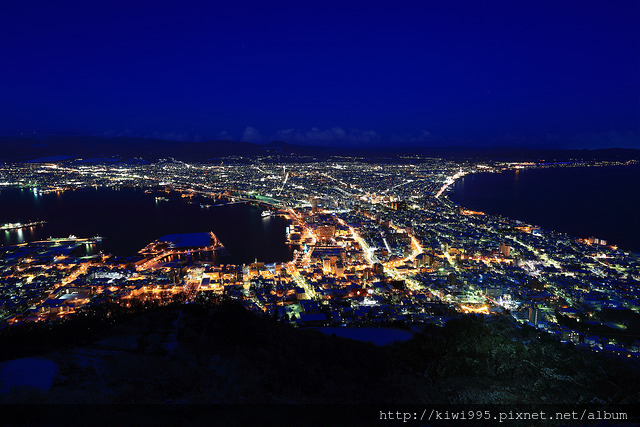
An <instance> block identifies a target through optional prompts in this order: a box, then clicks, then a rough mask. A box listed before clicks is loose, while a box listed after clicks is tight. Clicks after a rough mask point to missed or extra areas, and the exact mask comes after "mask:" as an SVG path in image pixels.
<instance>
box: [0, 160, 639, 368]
mask: <svg viewBox="0 0 640 427" xmlns="http://www.w3.org/2000/svg"><path fill="white" fill-rule="evenodd" d="M622 164H635V162H634V161H630V162H589V163H585V162H580V161H573V162H564V163H561V164H555V163H541V162H498V161H490V162H478V161H452V160H443V159H439V158H423V157H417V156H416V157H411V158H402V159H398V160H396V161H372V160H370V159H365V158H330V159H328V160H327V159H324V160H323V159H315V158H304V157H301V158H297V159H281V158H279V157H277V156H266V157H263V158H257V159H243V158H240V157H238V156H234V157H230V158H226V159H222V160H221V161H220V162H217V163H215V164H197V163H184V162H181V161H177V160H174V159H165V160H161V161H159V162H155V163H148V162H145V161H142V160H140V161H130V162H124V163H122V162H114V163H108V162H104V161H102V162H86V161H55V162H54V161H52V162H43V163H19V164H9V163H7V164H4V165H0V189H2V188H21V189H23V191H31V192H33V194H34V195H36V196H38V195H42V194H48V193H57V194H61V193H64V192H67V191H75V190H77V189H82V188H90V187H96V188H98V187H108V188H122V187H135V188H139V189H140V190H143V191H145V192H149V193H150V194H154V195H155V199H156V203H163V202H165V201H168V200H171V199H174V198H179V199H183V200H186V201H188V202H189V203H192V204H196V205H200V207H201V208H202V209H215V207H216V206H219V205H224V204H230V203H249V204H254V205H257V206H260V207H261V209H262V210H263V213H262V216H263V217H264V218H265V220H269V217H271V216H281V217H285V218H286V220H287V224H288V225H287V228H286V236H285V237H286V244H287V245H290V246H291V247H292V248H294V249H295V250H294V251H293V254H294V256H293V259H292V260H290V261H280V262H275V263H266V262H264V261H263V260H259V259H256V260H255V262H253V263H249V264H244V265H234V264H220V263H217V262H215V259H216V257H215V254H216V253H217V252H219V251H224V243H225V242H224V241H219V240H218V238H217V237H216V235H215V234H214V233H212V232H211V231H210V230H193V233H189V234H172V235H167V236H158V239H157V240H156V241H154V242H149V245H148V246H146V247H145V248H140V251H139V253H138V256H136V257H123V256H120V254H117V253H114V254H110V253H104V252H102V251H99V250H98V249H99V248H100V243H101V237H100V236H78V237H76V236H69V237H67V236H53V237H52V238H51V239H48V240H44V241H32V242H26V241H25V242H22V243H18V244H16V245H10V246H3V247H0V310H1V311H0V321H1V325H0V328H3V329H4V328H11V327H12V326H13V325H19V324H25V323H29V322H45V323H46V322H59V321H61V319H65V318H67V317H69V316H73V315H74V313H78V312H82V310H83V309H86V308H87V307H91V306H96V305H99V304H101V303H105V302H111V303H113V302H116V303H118V304H121V305H123V306H129V305H131V304H134V303H135V302H144V303H147V304H156V305H166V304H169V303H172V302H176V301H179V302H182V303H184V302H189V301H196V302H197V301H202V300H207V299H211V298H215V297H216V296H221V295H224V296H226V297H228V298H231V299H234V300H237V301H239V302H241V303H242V304H243V305H244V306H245V307H246V308H247V309H249V310H251V311H252V312H254V313H256V314H258V315H260V316H264V317H268V318H271V319H275V320H277V321H279V322H283V323H288V324H290V325H292V326H295V327H326V326H348V327H358V326H368V327H371V326H389V325H404V326H405V327H418V328H419V327H420V325H427V324H432V325H439V326H442V325H444V324H445V323H446V322H447V321H448V320H450V319H452V318H459V317H460V316H461V315H463V314H465V313H478V314H482V315H496V316H507V317H511V318H513V319H515V320H516V321H517V322H520V323H525V324H528V325H531V326H533V327H535V328H537V329H538V330H540V331H545V332H547V333H548V334H550V335H552V336H555V337H557V339H558V340H560V341H562V342H571V343H573V344H575V345H577V346H579V347H582V348H584V349H585V350H588V351H594V352H604V353H608V354H612V355H617V356H620V357H638V356H640V341H638V340H637V338H636V337H635V335H634V334H633V333H629V331H630V330H634V329H635V328H636V327H637V326H636V325H635V324H634V322H635V316H637V314H638V312H639V310H640V287H639V286H638V285H639V282H640V260H639V259H638V256H637V254H634V253H632V252H629V251H627V250H625V249H626V248H618V247H616V246H613V245H612V244H608V243H607V242H606V241H604V240H602V239H600V238H598V237H597V236H595V237H594V236H569V235H566V234H563V233H559V232H556V231H553V230H547V229H542V228H540V227H538V226H536V225H535V224H527V223H524V222H521V221H518V220H517V219H510V218H504V217H499V216H492V215H488V214H485V213H483V212H477V211H471V210H469V209H466V208H465V207H462V206H458V205H456V204H455V203H454V202H452V201H451V200H450V199H449V198H448V193H449V191H450V189H451V186H452V184H453V183H454V182H455V181H456V180H457V179H459V178H461V177H463V176H465V175H468V174H473V173H478V172H485V173H487V172H489V173H490V172H500V171H504V170H513V169H515V170H521V169H528V168H543V167H544V168H548V167H577V166H592V167H599V166H607V165H609V166H610V165H622ZM40 223H41V221H39V219H38V218H24V219H23V221H22V223H8V224H4V225H3V226H2V230H3V232H4V233H5V234H8V233H22V232H23V230H25V229H28V228H29V227H34V226H37V225H38V224H40ZM96 248H97V249H96Z"/></svg>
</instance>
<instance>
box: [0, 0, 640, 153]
mask: <svg viewBox="0 0 640 427" xmlns="http://www.w3.org/2000/svg"><path fill="white" fill-rule="evenodd" d="M0 16H2V25H1V27H0V34H1V35H2V37H1V38H0V46H1V52H2V58H3V60H2V65H1V66H0V77H1V82H2V96H1V98H0V133H4V134H15V133H19V132H33V131H36V132H41V133H43V132H45V133H46V132H58V133H61V132H62V133H64V132H73V133H86V134H97V135H135V136H153V137H160V138H169V139H178V140H208V139H237V140H249V141H252V142H267V141H270V140H273V139H281V140H285V141H287V142H290V143H314V144H329V145H336V144H350V145H387V144H398V145H415V144H427V145H445V144H456V145H483V146H486V145H498V144H499V145H517V146H535V145H539V146H542V145H544V146H563V147H588V148H592V147H607V146H626V147H638V146H640V143H639V142H638V134H639V131H638V129H639V118H640V110H639V102H638V99H639V93H640V86H639V75H640V71H639V40H640V32H639V25H638V21H639V6H638V1H637V0H616V1H615V2H611V1H565V0H562V1H558V0H554V1H540V0H537V1H514V0H506V1H480V0H471V1H456V0H442V1H428V0H424V1H417V2H403V1H393V2H385V3H381V2H350V1H346V0H344V1H341V2H329V1H322V2H304V1H296V2H286V3H285V2H278V1H260V2H257V1H255V2H243V1H222V2H221V1H202V2H200V1H179V2H178V1H176V2H169V1H154V2H144V1H122V2H121V1H113V0H110V1H77V2H66V1H47V2H33V1H27V0H25V1H13V2H3V4H2V7H1V11H0Z"/></svg>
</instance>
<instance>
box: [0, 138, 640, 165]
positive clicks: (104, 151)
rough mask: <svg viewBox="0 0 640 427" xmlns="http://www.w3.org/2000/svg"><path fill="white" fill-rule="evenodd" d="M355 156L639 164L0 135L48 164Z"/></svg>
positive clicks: (603, 155) (555, 156)
mask: <svg viewBox="0 0 640 427" xmlns="http://www.w3.org/2000/svg"><path fill="white" fill-rule="evenodd" d="M269 155H271V156H280V157H281V158H283V159H286V158H287V157H289V156H311V157H317V158H326V157H330V156H356V157H368V158H372V159H376V158H378V159H379V158H387V159H392V158H398V157H407V156H428V157H442V158H453V159H459V160H462V159H469V160H508V161H526V160H546V161H568V160H577V159H580V160H587V161H589V160H628V159H640V150H638V149H630V148H608V149H597V150H586V149H585V150H550V149H536V148H512V147H491V148H487V147H462V146H450V147H419V146H413V147H397V146H389V147H370V148H351V147H321V146H308V145H294V144H289V143H287V142H284V141H272V142H270V143H268V144H262V145H260V144H254V143H250V142H238V141H206V142H179V141H168V140H162V139H152V138H135V137H112V138H109V137H99V136H76V135H74V136H59V135H54V136H41V135H32V136H5V137H0V161H4V162H21V161H54V160H61V159H67V158H71V159H78V158H82V159H103V158H114V157H115V158H119V159H123V160H126V159H132V158H142V159H145V160H150V161H153V160H157V159H161V158H169V157H173V158H175V159H178V160H183V161H208V160H214V159H219V158H222V157H230V156H240V157H254V156H269Z"/></svg>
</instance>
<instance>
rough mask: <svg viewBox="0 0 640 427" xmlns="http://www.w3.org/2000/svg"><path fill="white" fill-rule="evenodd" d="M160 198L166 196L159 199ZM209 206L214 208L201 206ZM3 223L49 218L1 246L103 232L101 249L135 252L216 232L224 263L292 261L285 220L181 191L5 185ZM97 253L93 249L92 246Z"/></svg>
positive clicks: (5, 238) (0, 201) (3, 239)
mask: <svg viewBox="0 0 640 427" xmlns="http://www.w3.org/2000/svg"><path fill="white" fill-rule="evenodd" d="M156 196H161V197H162V201H160V202H159V203H158V200H160V199H156ZM201 203H202V204H207V205H210V208H207V209H201V207H200V205H201ZM0 206H2V209H1V210H0V223H2V224H3V223H7V222H23V223H25V222H27V221H36V220H44V221H47V223H46V224H43V225H38V226H36V227H33V228H28V229H21V230H6V231H5V232H4V234H2V235H0V244H2V245H9V244H16V243H21V242H25V241H33V240H44V239H47V238H49V237H67V236H69V235H71V234H73V235H76V236H78V237H94V236H98V235H99V236H102V237H103V241H102V244H101V248H102V250H104V251H105V252H108V253H113V254H115V255H120V256H134V255H136V254H137V252H138V250H140V249H142V248H143V247H145V246H146V245H147V244H148V243H150V242H152V241H154V240H156V239H158V238H159V237H161V236H163V235H166V234H175V233H197V232H205V231H212V232H213V233H215V234H216V235H217V236H218V238H219V239H220V241H222V243H223V244H224V245H225V248H226V251H227V253H228V255H227V256H224V257H222V258H221V259H219V260H218V261H220V262H224V263H235V264H241V263H249V262H253V260H254V259H256V258H257V259H259V260H261V261H265V262H276V261H278V262H280V261H288V260H291V259H292V256H293V253H292V249H290V248H289V247H288V246H287V245H286V244H285V227H286V220H285V219H284V218H281V217H272V218H269V220H263V218H262V217H261V215H260V214H261V212H262V209H261V208H259V207H258V206H252V205H247V204H242V203H235V204H224V203H221V201H220V200H216V201H215V203H213V202H212V201H211V200H207V199H203V200H202V201H199V200H185V199H182V198H181V197H179V196H176V195H168V194H166V193H164V192H161V193H157V194H156V193H153V192H151V193H145V192H144V191H142V190H139V189H132V188H123V189H119V190H115V189H107V188H98V189H95V188H89V189H79V190H75V191H67V192H64V193H50V194H40V192H38V191H35V192H34V191H33V190H31V191H24V190H23V189H20V190H18V189H4V190H3V191H2V192H0ZM92 251H93V250H92Z"/></svg>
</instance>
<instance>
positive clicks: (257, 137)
mask: <svg viewBox="0 0 640 427" xmlns="http://www.w3.org/2000/svg"><path fill="white" fill-rule="evenodd" d="M240 140H241V141H246V142H255V143H260V142H262V141H264V138H263V137H262V134H261V133H260V132H259V131H258V129H256V128H254V127H251V126H247V127H246V128H245V129H244V131H243V132H242V136H241V137H240Z"/></svg>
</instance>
